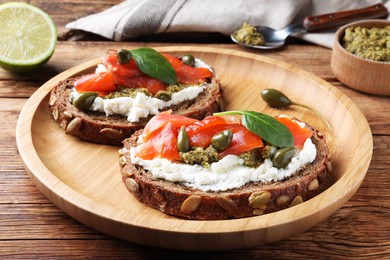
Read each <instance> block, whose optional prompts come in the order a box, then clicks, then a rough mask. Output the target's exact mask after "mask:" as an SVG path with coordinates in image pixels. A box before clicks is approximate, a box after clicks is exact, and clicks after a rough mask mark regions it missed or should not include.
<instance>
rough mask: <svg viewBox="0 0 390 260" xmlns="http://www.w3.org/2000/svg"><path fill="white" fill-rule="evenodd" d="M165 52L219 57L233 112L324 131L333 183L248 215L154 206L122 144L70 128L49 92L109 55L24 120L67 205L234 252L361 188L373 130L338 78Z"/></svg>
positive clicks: (36, 160)
mask: <svg viewBox="0 0 390 260" xmlns="http://www.w3.org/2000/svg"><path fill="white" fill-rule="evenodd" d="M158 50H159V51H162V52H165V53H172V54H174V55H178V56H181V55H184V54H186V53H191V54H192V55H194V56H195V57H199V58H201V59H202V60H204V61H205V62H206V63H207V64H210V65H212V66H213V67H214V68H215V70H216V72H217V75H218V76H219V77H220V80H221V85H222V88H223V90H224V100H225V102H226V109H228V110H238V109H241V110H255V111H259V112H263V113H265V114H268V115H272V116H275V115H280V114H286V115H288V116H292V117H297V118H299V119H301V120H302V121H304V122H307V123H309V124H310V125H313V126H316V127H317V128H318V129H320V130H321V131H322V132H323V133H324V134H325V136H326V137H327V143H328V145H329V148H330V153H331V160H332V168H333V171H332V172H333V174H332V176H333V178H332V180H331V183H330V187H329V188H328V189H327V190H325V191H324V192H322V193H321V194H319V195H318V196H316V197H314V198H312V199H310V200H308V201H305V202H303V203H301V204H299V205H296V206H294V207H291V208H288V209H285V210H281V211H278V212H275V213H270V214H266V215H263V216H255V217H249V218H243V219H230V220H215V221H214V220H213V221H195V220H186V219H181V218H176V217H172V216H169V215H166V214H164V213H162V212H160V211H159V210H156V209H153V208H149V207H146V206H145V205H143V204H142V203H140V202H139V201H138V200H137V199H135V198H134V197H133V196H132V195H131V194H130V192H128V191H127V189H126V187H125V185H124V184H123V182H122V180H121V174H120V168H119V156H118V149H119V147H114V146H107V145H98V144H93V143H89V142H85V141H82V140H80V139H77V138H76V137H73V136H70V135H66V134H65V131H64V129H62V128H61V127H60V126H59V125H58V124H57V123H56V122H55V121H54V119H53V117H52V116H51V114H50V111H49V108H48V102H49V93H50V90H51V89H52V88H53V87H54V86H55V85H56V84H57V83H58V82H59V81H60V80H65V79H67V78H69V77H74V76H76V75H79V74H84V73H88V72H90V71H93V70H94V69H95V68H96V65H97V63H99V62H100V59H95V60H91V61H89V62H86V63H83V64H80V65H78V66H76V67H73V68H71V69H69V70H67V71H65V72H63V73H61V74H59V75H57V76H56V77H54V78H52V79H51V80H49V81H48V82H46V83H45V84H44V85H43V86H41V87H40V88H39V89H38V90H37V91H36V92H35V93H34V95H32V96H31V98H30V99H29V100H28V101H27V103H26V105H25V106H24V107H23V109H22V112H21V114H20V116H19V119H18V125H17V131H16V141H17V144H18V150H19V154H20V157H21V158H22V160H23V162H24V164H25V168H26V171H27V173H28V174H29V175H30V177H31V178H32V180H33V181H34V183H35V185H36V186H37V187H38V188H39V189H40V190H41V191H42V193H43V194H44V195H45V196H46V197H47V198H49V199H50V200H51V201H52V202H53V203H54V204H55V205H57V206H58V207H59V208H60V209H61V210H63V211H64V212H66V213H67V214H69V215H70V216H72V217H73V218H75V219H77V220H78V221H80V222H82V223H84V224H85V225H88V226H90V227H92V228H94V229H96V230H99V231H101V232H103V233H106V234H109V235H111V236H114V237H117V238H120V239H124V240H128V241H131V242H135V243H139V244H143V245H149V246H156V247H162V248H169V249H181V250H231V249H235V248H244V247H253V246H259V245H262V244H265V243H270V242H274V241H277V240H280V239H284V238H286V237H289V236H292V235H294V234H298V233H300V232H303V231H304V230H306V229H308V228H310V227H312V226H313V225H315V224H317V223H319V222H321V221H322V220H324V219H325V218H327V217H328V216H330V215H331V214H332V213H334V212H335V211H336V210H338V209H339V208H340V207H341V206H342V205H343V204H344V203H345V202H346V201H348V199H349V198H350V197H351V196H352V195H353V194H354V193H355V191H356V190H357V189H358V187H359V186H360V184H361V183H362V181H363V179H364V176H365V174H366V171H367V169H368V166H369V164H370V160H371V156H372V148H373V143H372V135H371V130H370V127H369V125H368V122H367V120H366V119H365V117H364V115H363V114H362V112H361V111H360V110H359V108H358V107H357V106H356V105H355V104H354V103H353V102H352V101H351V100H350V99H349V98H348V97H347V96H346V95H345V94H343V93H342V92H341V91H339V90H338V89H336V88H335V87H334V86H332V85H331V84H329V83H328V82H326V81H324V80H322V79H320V78H318V77H316V76H314V75H313V74H310V73H308V72H307V71H304V70H302V69H300V68H297V67H295V66H293V65H291V64H286V63H283V62H281V61H278V60H273V59H270V58H267V57H263V56H261V55H257V54H250V53H245V52H239V51H232V50H225V49H220V48H210V47H197V46H170V47H161V48H158ZM264 88H276V89H279V90H281V91H282V92H284V93H285V94H286V95H287V96H289V97H290V98H291V99H292V100H299V102H300V103H304V104H306V105H309V106H312V107H313V108H315V109H317V110H319V111H321V113H322V114H323V115H324V116H325V117H326V118H327V120H328V121H329V123H330V124H331V126H332V128H333V131H332V132H330V130H329V129H327V128H326V126H325V124H324V123H323V121H322V120H321V119H320V118H319V117H318V116H316V115H315V114H314V113H313V112H312V111H310V110H308V109H304V108H301V107H291V108H288V109H284V110H278V109H273V108H270V107H269V106H268V105H267V104H266V103H265V102H263V101H262V100H261V97H260V91H261V90H262V89H264ZM319 97H320V98H319ZM332 133H333V134H332ZM351 228H353V227H351ZM335 232H337V231H336V230H335Z"/></svg>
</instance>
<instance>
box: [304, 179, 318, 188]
mask: <svg viewBox="0 0 390 260" xmlns="http://www.w3.org/2000/svg"><path fill="white" fill-rule="evenodd" d="M318 187H319V184H318V180H317V179H314V180H312V181H311V182H310V183H309V185H307V189H308V190H309V191H313V190H317V189H318Z"/></svg>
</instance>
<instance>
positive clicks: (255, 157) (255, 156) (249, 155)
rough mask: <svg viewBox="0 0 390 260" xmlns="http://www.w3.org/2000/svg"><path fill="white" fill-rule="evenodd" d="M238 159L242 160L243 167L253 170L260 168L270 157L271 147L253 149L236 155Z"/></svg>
mask: <svg viewBox="0 0 390 260" xmlns="http://www.w3.org/2000/svg"><path fill="white" fill-rule="evenodd" d="M238 157H240V158H241V159H244V165H245V166H248V167H254V168H255V167H258V166H260V164H262V163H263V162H264V160H265V159H269V158H270V157H271V147H270V146H268V145H267V146H265V147H264V148H263V149H258V148H257V149H253V150H250V151H248V152H245V153H242V154H240V155H238Z"/></svg>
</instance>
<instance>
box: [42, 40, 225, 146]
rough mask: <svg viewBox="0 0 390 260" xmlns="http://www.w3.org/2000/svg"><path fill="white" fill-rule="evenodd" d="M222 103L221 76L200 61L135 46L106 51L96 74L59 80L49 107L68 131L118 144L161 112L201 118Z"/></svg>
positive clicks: (92, 139)
mask: <svg viewBox="0 0 390 260" xmlns="http://www.w3.org/2000/svg"><path fill="white" fill-rule="evenodd" d="M221 102H222V95H221V88H220V83H219V79H218V78H217V77H216V75H215V72H214V70H213V69H212V68H211V67H210V66H209V65H207V64H206V63H205V62H204V61H202V60H200V59H199V58H196V57H193V56H192V55H190V54H187V55H184V56H182V57H176V56H173V55H170V54H164V53H159V52H157V51H156V50H154V49H151V48H139V49H133V50H124V49H121V50H109V51H107V55H105V56H104V57H102V61H101V63H100V64H98V65H97V67H96V69H95V72H93V73H90V74H86V75H83V76H79V77H74V78H69V79H66V80H64V81H61V82H59V83H58V84H57V85H56V86H55V87H54V88H53V89H52V91H51V93H50V98H49V109H50V112H51V114H52V116H53V118H54V120H55V121H56V122H58V123H59V125H60V126H61V127H62V128H64V129H65V132H66V133H67V134H70V135H74V136H77V137H79V138H81V139H84V140H87V141H91V142H95V143H100V144H109V145H121V144H122V141H123V140H124V139H125V138H127V137H129V136H131V135H132V134H133V133H134V132H135V131H137V130H139V129H142V128H144V127H145V125H146V123H147V122H148V121H149V119H150V118H151V117H152V116H154V115H156V114H158V113H160V112H162V111H166V110H170V111H172V113H173V114H177V115H182V116H186V117H191V118H196V119H202V118H204V117H205V116H208V115H212V114H213V113H214V112H217V111H219V110H220V105H221Z"/></svg>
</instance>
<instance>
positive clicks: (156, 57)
mask: <svg viewBox="0 0 390 260" xmlns="http://www.w3.org/2000/svg"><path fill="white" fill-rule="evenodd" d="M130 52H131V54H132V55H133V59H134V60H135V63H136V64H137V67H138V69H139V70H140V71H142V72H143V73H145V74H146V75H148V76H150V77H152V78H156V79H158V80H161V81H163V82H165V83H167V84H170V85H176V84H177V76H176V71H175V70H174V69H173V67H172V65H171V64H170V63H169V61H168V60H167V59H166V58H165V57H164V56H163V55H162V54H161V53H159V52H158V51H156V50H154V49H151V48H139V49H134V50H131V51H130Z"/></svg>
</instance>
